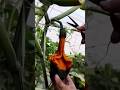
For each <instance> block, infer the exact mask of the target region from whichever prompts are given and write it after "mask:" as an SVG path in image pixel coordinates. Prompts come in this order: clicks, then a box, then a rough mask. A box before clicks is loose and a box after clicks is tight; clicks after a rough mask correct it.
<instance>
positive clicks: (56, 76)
mask: <svg viewBox="0 0 120 90" xmlns="http://www.w3.org/2000/svg"><path fill="white" fill-rule="evenodd" d="M55 84H56V85H57V86H58V87H60V88H62V87H64V86H65V85H64V83H63V81H62V80H61V79H60V78H59V76H58V75H55Z"/></svg>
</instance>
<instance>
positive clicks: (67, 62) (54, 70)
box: [49, 28, 72, 79]
mask: <svg viewBox="0 0 120 90" xmlns="http://www.w3.org/2000/svg"><path fill="white" fill-rule="evenodd" d="M65 38H66V32H65V30H64V29H63V28H61V29H60V35H59V45H58V50H57V51H56V52H55V53H54V54H53V55H51V56H49V61H50V63H51V71H50V74H51V75H50V76H51V78H52V77H54V75H55V74H58V75H59V76H60V78H61V79H64V78H65V77H66V76H67V74H68V73H69V71H70V68H71V67H72V60H71V59H70V58H69V57H68V56H66V55H65V52H64V45H65Z"/></svg>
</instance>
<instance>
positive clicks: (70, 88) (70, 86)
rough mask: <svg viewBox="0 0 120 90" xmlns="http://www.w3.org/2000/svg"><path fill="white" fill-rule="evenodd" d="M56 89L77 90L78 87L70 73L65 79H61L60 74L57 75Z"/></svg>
mask: <svg viewBox="0 0 120 90" xmlns="http://www.w3.org/2000/svg"><path fill="white" fill-rule="evenodd" d="M54 87H55V90H76V87H75V85H74V83H73V81H72V79H71V78H70V76H69V75H68V76H67V77H66V79H65V80H63V81H62V80H61V79H60V78H59V76H58V75H55V85H54Z"/></svg>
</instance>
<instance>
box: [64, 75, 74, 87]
mask: <svg viewBox="0 0 120 90" xmlns="http://www.w3.org/2000/svg"><path fill="white" fill-rule="evenodd" d="M66 79H67V81H68V84H70V85H72V84H74V83H73V81H72V79H71V78H70V76H69V75H68V76H67V78H66Z"/></svg>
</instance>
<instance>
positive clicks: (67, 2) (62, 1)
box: [48, 0, 80, 6]
mask: <svg viewBox="0 0 120 90" xmlns="http://www.w3.org/2000/svg"><path fill="white" fill-rule="evenodd" d="M48 1H49V2H51V3H52V4H57V5H60V6H77V5H80V2H79V0H48Z"/></svg>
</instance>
